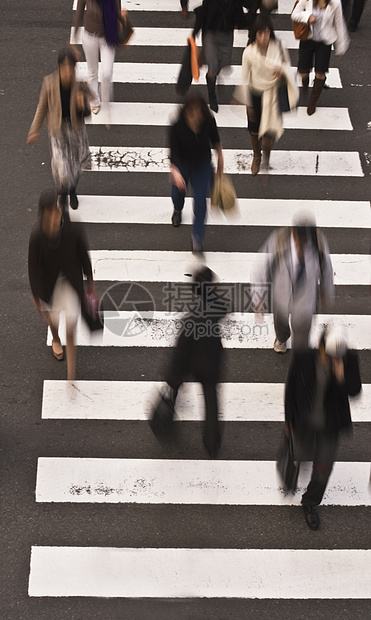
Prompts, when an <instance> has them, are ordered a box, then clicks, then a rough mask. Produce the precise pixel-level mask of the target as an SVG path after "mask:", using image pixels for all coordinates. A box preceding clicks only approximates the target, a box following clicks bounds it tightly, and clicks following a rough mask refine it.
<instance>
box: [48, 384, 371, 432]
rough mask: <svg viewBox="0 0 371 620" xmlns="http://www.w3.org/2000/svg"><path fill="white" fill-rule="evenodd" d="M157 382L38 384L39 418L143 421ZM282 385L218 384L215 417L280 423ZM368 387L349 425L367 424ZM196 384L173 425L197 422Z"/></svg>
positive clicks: (182, 397) (184, 394)
mask: <svg viewBox="0 0 371 620" xmlns="http://www.w3.org/2000/svg"><path fill="white" fill-rule="evenodd" d="M162 386H163V384H162V383H161V382H160V381H141V382H140V390H138V389H136V388H137V387H138V382H137V381H75V382H74V383H73V384H71V383H69V382H68V381H55V380H49V381H44V390H43V401H42V412H41V417H42V418H43V419H45V420H53V419H54V420H60V419H66V420H139V421H144V420H148V418H149V415H150V410H151V405H152V403H153V402H155V400H156V398H157V396H158V394H159V393H160V392H161V388H162ZM283 393H284V384H282V383H221V384H220V386H219V401H220V412H221V413H220V415H221V419H222V420H224V421H225V422H259V421H260V422H282V419H283ZM370 398H371V384H369V383H367V384H366V385H363V391H362V394H361V395H360V397H359V398H356V399H353V400H352V420H353V422H369V421H370V418H371V414H370V411H369V402H370ZM203 415H204V413H203V393H202V387H201V385H200V384H199V383H185V384H184V385H183V387H182V388H181V390H180V392H179V395H178V397H177V401H176V418H175V421H176V422H177V421H179V422H181V421H183V422H184V421H188V422H190V421H197V420H202V419H203Z"/></svg>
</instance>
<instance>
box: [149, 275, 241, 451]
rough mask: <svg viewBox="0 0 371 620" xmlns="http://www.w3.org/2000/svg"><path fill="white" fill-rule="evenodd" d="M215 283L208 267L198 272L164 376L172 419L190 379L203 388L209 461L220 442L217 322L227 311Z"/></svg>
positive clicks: (219, 360)
mask: <svg viewBox="0 0 371 620" xmlns="http://www.w3.org/2000/svg"><path fill="white" fill-rule="evenodd" d="M214 280H215V274H214V273H213V272H212V271H211V269H209V268H208V267H206V266H203V267H201V268H199V269H198V270H197V272H196V274H195V276H194V283H193V285H192V286H193V292H194V303H195V308H194V310H193V311H192V312H191V313H189V314H187V315H186V316H185V317H184V318H183V319H182V329H181V330H180V336H179V338H178V340H177V343H176V345H175V348H174V352H173V355H172V358H171V362H170V365H169V368H168V369H167V371H166V373H165V381H166V383H167V385H168V387H169V388H170V390H169V394H168V397H167V398H166V401H167V407H168V411H169V413H170V415H171V419H172V416H173V415H174V413H175V412H174V407H175V401H176V397H177V394H178V390H179V388H180V386H181V385H182V383H183V382H184V381H185V380H187V378H188V377H189V375H192V376H193V377H194V378H195V379H196V381H199V382H200V383H201V384H202V388H203V393H204V399H205V423H204V430H203V442H204V446H205V448H206V450H207V451H208V453H209V455H210V457H211V458H216V456H217V454H218V451H219V448H220V441H221V437H220V429H219V420H218V417H219V415H218V395H217V384H218V383H219V381H220V374H221V366H222V354H223V346H222V341H221V327H220V325H219V321H220V320H221V319H222V318H224V317H225V315H226V314H227V312H228V311H229V305H228V302H227V301H226V300H224V299H223V298H222V297H218V294H217V285H216V284H214ZM197 300H198V301H199V303H198V304H197ZM154 422H155V423H154ZM159 422H160V420H159ZM151 426H152V430H153V431H154V432H155V433H156V429H157V430H159V431H161V428H157V424H156V420H153V419H152V423H151Z"/></svg>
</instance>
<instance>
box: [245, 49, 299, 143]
mask: <svg viewBox="0 0 371 620" xmlns="http://www.w3.org/2000/svg"><path fill="white" fill-rule="evenodd" d="M286 56H287V55H285V52H284V50H283V47H282V45H281V44H280V43H279V42H277V41H273V40H272V41H270V42H269V45H268V49H267V54H266V56H263V55H262V54H261V53H260V51H259V48H258V45H257V44H256V43H253V44H252V45H249V46H248V47H247V48H246V49H245V51H244V53H243V57H242V75H243V79H244V83H243V85H242V89H241V90H240V91H239V93H238V94H237V95H236V96H237V97H238V98H239V99H241V93H242V97H243V99H244V101H243V102H244V103H245V104H246V105H251V103H250V99H251V98H250V92H249V87H251V88H252V89H254V90H257V91H262V93H263V94H262V115H261V121H260V127H259V137H261V136H263V135H264V134H267V133H268V134H270V135H272V136H274V138H275V140H278V139H279V138H280V137H281V136H282V134H283V127H282V114H281V111H280V109H279V104H278V98H277V91H278V86H279V83H280V80H277V79H276V78H275V72H276V71H281V72H282V74H283V79H286V81H287V90H288V97H289V103H290V108H294V107H295V106H296V103H297V101H298V97H299V90H298V87H297V86H296V83H295V82H294V80H293V78H292V74H291V67H290V63H289V62H288V57H286Z"/></svg>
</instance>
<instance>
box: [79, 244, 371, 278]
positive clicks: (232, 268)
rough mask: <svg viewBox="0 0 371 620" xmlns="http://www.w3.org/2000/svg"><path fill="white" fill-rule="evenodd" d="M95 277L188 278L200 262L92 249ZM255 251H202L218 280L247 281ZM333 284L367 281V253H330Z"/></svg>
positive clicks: (175, 255) (180, 255) (184, 256)
mask: <svg viewBox="0 0 371 620" xmlns="http://www.w3.org/2000/svg"><path fill="white" fill-rule="evenodd" d="M90 255H91V259H92V263H93V273H94V278H95V279H96V280H105V281H116V280H117V281H119V280H123V281H127V280H130V281H133V282H182V281H183V282H189V277H188V276H185V274H189V273H193V271H194V269H195V268H196V267H197V266H198V265H199V261H198V260H197V258H195V257H193V256H192V254H191V253H190V252H175V251H165V250H93V251H91V253H90ZM262 257H263V254H259V253H257V252H205V260H206V263H207V265H208V266H209V267H210V268H211V269H212V270H213V271H215V273H216V274H217V276H218V280H219V281H220V282H233V283H236V284H237V283H239V282H243V283H246V282H250V281H251V278H252V273H253V269H254V267H255V266H256V265H257V264H258V262H260V261H261V260H262ZM331 260H332V266H333V272H334V282H335V284H336V285H338V286H340V285H348V286H349V285H365V286H367V285H368V284H369V283H370V258H369V256H368V255H367V254H332V255H331Z"/></svg>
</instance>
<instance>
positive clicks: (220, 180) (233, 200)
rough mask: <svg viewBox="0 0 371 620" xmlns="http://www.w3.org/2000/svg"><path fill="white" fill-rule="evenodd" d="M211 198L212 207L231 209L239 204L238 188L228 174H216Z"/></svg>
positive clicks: (223, 209)
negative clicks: (236, 188)
mask: <svg viewBox="0 0 371 620" xmlns="http://www.w3.org/2000/svg"><path fill="white" fill-rule="evenodd" d="M210 200H211V206H212V207H219V209H221V210H222V211H231V210H232V209H234V208H235V207H236V206H237V194H236V190H235V189H234V186H233V183H232V181H231V179H230V177H229V176H228V175H226V174H216V175H215V177H214V184H213V186H212V189H211V193H210Z"/></svg>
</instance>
